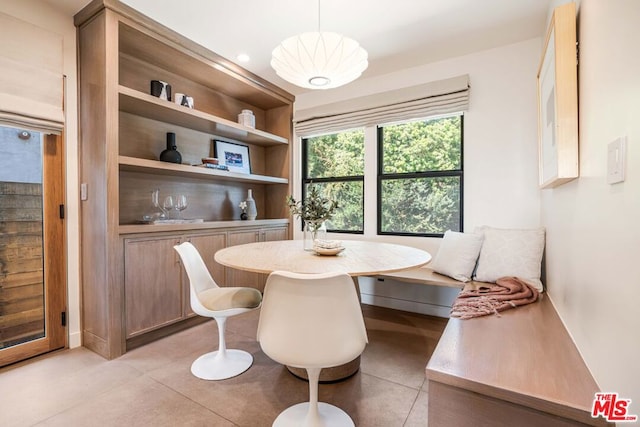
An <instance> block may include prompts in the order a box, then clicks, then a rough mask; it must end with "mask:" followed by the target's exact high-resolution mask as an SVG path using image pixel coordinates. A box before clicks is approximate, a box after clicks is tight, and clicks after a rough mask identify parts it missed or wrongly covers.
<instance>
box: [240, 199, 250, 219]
mask: <svg viewBox="0 0 640 427" xmlns="http://www.w3.org/2000/svg"><path fill="white" fill-rule="evenodd" d="M238 207H239V208H240V209H242V213H241V214H240V219H241V220H243V221H244V220H246V219H247V218H249V216H248V215H247V202H246V201H245V200H243V201H241V202H240V204H239V205H238Z"/></svg>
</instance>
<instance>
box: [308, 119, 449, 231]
mask: <svg viewBox="0 0 640 427" xmlns="http://www.w3.org/2000/svg"><path fill="white" fill-rule="evenodd" d="M461 125H462V119H461V116H452V117H445V118H439V119H432V120H420V121H413V122H408V123H401V124H394V125H387V126H383V128H382V131H381V132H382V138H383V140H382V161H383V165H382V172H383V177H382V178H383V179H382V183H381V192H382V194H381V199H382V205H381V228H382V231H383V232H390V233H417V234H438V233H444V232H445V231H446V230H447V229H451V230H457V229H458V228H459V223H460V215H461V212H460V188H461V179H460V177H457V176H453V177H451V176H449V177H447V176H434V175H430V176H429V173H431V172H450V171H459V170H461V169H462V129H461ZM306 147H307V152H306V154H307V176H306V177H305V178H306V179H310V180H313V179H317V178H347V179H346V180H341V181H333V182H322V183H319V184H313V185H312V186H309V188H308V189H307V195H308V197H309V196H310V195H311V188H312V187H313V188H315V187H316V186H318V187H319V188H318V189H317V190H318V191H320V192H321V193H322V195H323V197H325V198H327V199H330V200H335V201H337V202H338V204H339V209H337V210H336V211H335V213H334V214H333V216H332V217H331V219H330V221H328V224H327V226H328V228H329V229H332V230H345V231H362V230H363V229H364V218H363V204H364V181H363V178H362V177H363V176H364V129H357V130H351V131H346V132H340V133H337V134H331V135H323V136H318V137H313V138H309V139H308V140H307V144H306ZM425 173H426V175H425ZM350 177H353V178H352V179H349V178H350Z"/></svg>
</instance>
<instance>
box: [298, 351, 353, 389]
mask: <svg viewBox="0 0 640 427" xmlns="http://www.w3.org/2000/svg"><path fill="white" fill-rule="evenodd" d="M287 369H288V370H289V372H291V373H292V374H293V375H295V376H296V377H298V378H301V379H303V380H307V381H308V380H309V378H308V377H307V370H306V369H304V368H294V367H292V366H287ZM358 369H360V356H358V357H356V358H355V359H353V360H352V361H351V362H348V363H345V364H344V365H340V366H334V367H332V368H323V369H322V371H320V382H321V383H331V382H335V381H342V380H345V379H347V378H349V377H350V376H352V375H353V374H355V373H356V372H358Z"/></svg>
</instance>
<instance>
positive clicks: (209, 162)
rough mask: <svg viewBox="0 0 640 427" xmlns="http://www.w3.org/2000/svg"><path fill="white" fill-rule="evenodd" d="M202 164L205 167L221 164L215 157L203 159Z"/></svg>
mask: <svg viewBox="0 0 640 427" xmlns="http://www.w3.org/2000/svg"><path fill="white" fill-rule="evenodd" d="M202 163H203V164H205V165H217V164H218V163H220V162H219V161H218V159H216V158H215V157H203V158H202Z"/></svg>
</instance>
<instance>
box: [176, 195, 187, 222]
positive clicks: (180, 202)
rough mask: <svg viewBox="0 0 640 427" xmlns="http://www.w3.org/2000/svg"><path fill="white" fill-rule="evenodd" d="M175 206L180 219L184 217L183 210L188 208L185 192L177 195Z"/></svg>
mask: <svg viewBox="0 0 640 427" xmlns="http://www.w3.org/2000/svg"><path fill="white" fill-rule="evenodd" d="M174 207H175V208H176V210H177V211H178V219H182V217H181V214H182V211H183V210H185V209H187V196H185V195H184V194H178V195H177V196H176V203H175V206H174Z"/></svg>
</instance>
